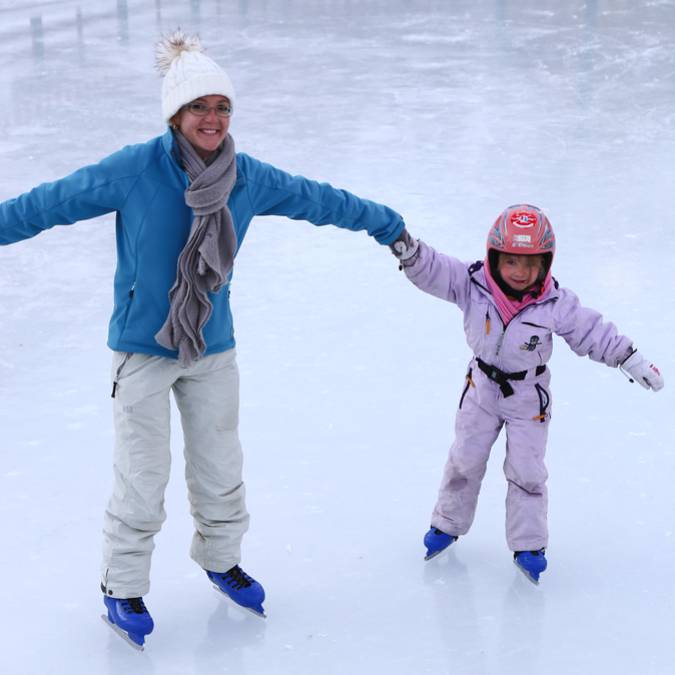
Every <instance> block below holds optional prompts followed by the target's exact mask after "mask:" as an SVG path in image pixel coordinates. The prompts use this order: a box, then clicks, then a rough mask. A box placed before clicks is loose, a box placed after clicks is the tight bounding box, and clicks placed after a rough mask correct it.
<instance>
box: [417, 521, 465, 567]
mask: <svg viewBox="0 0 675 675" xmlns="http://www.w3.org/2000/svg"><path fill="white" fill-rule="evenodd" d="M456 541H457V537H455V536H454V535H452V534H445V532H441V531H440V530H439V529H438V528H437V527H433V526H432V527H431V529H430V530H429V531H428V532H427V533H426V534H425V535H424V545H425V546H426V547H427V554H426V555H425V556H424V559H425V560H431V559H432V558H435V557H436V556H437V555H438V554H439V553H442V552H443V551H445V549H446V548H448V546H450V544H453V543H454V542H456Z"/></svg>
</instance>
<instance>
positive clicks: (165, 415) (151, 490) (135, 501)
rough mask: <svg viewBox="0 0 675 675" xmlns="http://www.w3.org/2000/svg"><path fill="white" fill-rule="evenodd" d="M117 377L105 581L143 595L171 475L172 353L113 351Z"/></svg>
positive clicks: (114, 590) (114, 589)
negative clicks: (170, 404) (163, 356)
mask: <svg viewBox="0 0 675 675" xmlns="http://www.w3.org/2000/svg"><path fill="white" fill-rule="evenodd" d="M125 358H126V359H127V360H126V361H125V362H124V364H123V365H122V370H121V371H120V372H119V376H118V377H117V378H116V379H117V382H118V385H117V387H116V392H115V398H114V400H113V417H114V426H115V450H114V465H113V471H114V485H113V493H112V496H111V497H110V500H109V503H108V507H107V509H106V512H105V516H104V523H103V562H102V570H101V575H102V584H103V586H104V587H105V589H106V593H107V594H108V595H110V596H112V597H117V598H131V597H139V596H143V595H145V594H147V592H148V591H149V589H150V557H151V554H152V551H153V549H154V536H155V534H156V533H157V532H159V530H160V528H161V526H162V523H163V522H164V520H165V518H166V513H165V511H164V490H165V488H166V484H167V482H168V480H169V470H170V466H171V455H170V449H169V435H170V408H169V391H170V388H171V382H172V378H173V377H174V376H175V374H174V370H175V364H174V363H173V362H172V360H171V359H165V358H162V357H159V356H148V355H146V354H132V355H130V356H129V355H125V354H121V353H118V352H116V353H115V355H114V357H113V377H116V375H117V371H118V368H119V367H120V364H121V363H122V360H123V359H125Z"/></svg>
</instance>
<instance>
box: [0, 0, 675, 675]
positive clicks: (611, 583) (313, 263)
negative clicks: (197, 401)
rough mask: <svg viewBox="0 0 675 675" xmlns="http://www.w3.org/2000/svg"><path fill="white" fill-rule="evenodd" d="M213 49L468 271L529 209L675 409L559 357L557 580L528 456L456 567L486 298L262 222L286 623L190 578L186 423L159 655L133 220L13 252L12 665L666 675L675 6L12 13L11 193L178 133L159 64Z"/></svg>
mask: <svg viewBox="0 0 675 675" xmlns="http://www.w3.org/2000/svg"><path fill="white" fill-rule="evenodd" d="M178 25H180V26H182V27H183V28H184V29H186V30H189V31H198V32H199V33H200V35H201V37H202V40H203V42H204V43H205V45H206V46H207V48H208V53H209V54H210V55H211V56H212V57H213V58H215V59H216V60H217V61H219V62H220V63H221V64H222V65H223V66H224V67H226V69H227V70H228V72H229V74H230V76H231V77H232V80H233V81H234V84H235V87H236V89H237V92H238V101H237V109H236V113H235V116H234V118H233V125H232V133H233V136H234V138H235V142H236V144H237V148H238V149H239V150H242V151H245V152H248V153H250V154H252V155H254V156H255V157H258V158H259V159H262V160H264V161H267V162H270V163H272V164H274V165H277V166H279V167H280V168H283V169H285V170H287V171H290V172H292V173H301V174H303V175H305V176H308V177H311V178H316V179H320V180H325V181H329V182H331V183H332V184H334V185H336V186H339V187H343V188H346V189H349V190H351V191H353V192H355V193H356V194H358V195H360V196H364V197H369V198H372V199H375V200H377V201H381V202H384V203H386V204H388V205H390V206H392V207H393V208H395V209H397V210H398V211H400V212H401V213H402V214H403V215H404V216H405V218H406V222H407V225H408V228H409V229H410V231H411V232H412V233H413V234H414V235H415V236H417V237H421V238H423V239H425V240H426V241H428V242H429V243H430V244H432V245H434V246H436V247H437V248H439V249H440V250H442V251H444V252H447V253H451V254H453V255H456V256H457V257H459V258H461V259H464V260H476V259H479V258H482V256H483V252H484V245H485V243H484V242H485V237H486V234H487V230H488V228H489V226H490V225H491V223H492V222H493V220H494V218H495V217H496V215H497V214H498V213H499V212H500V211H501V210H502V208H504V207H505V206H507V205H509V204H512V203H514V202H519V201H527V202H530V203H534V204H537V205H539V206H541V207H542V208H544V209H545V211H546V212H547V213H548V215H549V217H550V219H551V221H552V223H553V225H554V227H555V229H556V233H557V238H558V250H557V253H556V260H555V262H554V267H553V271H554V275H555V276H556V278H557V279H558V280H559V281H560V283H561V284H562V285H563V286H568V287H571V288H572V289H574V290H575V291H576V292H577V294H578V295H579V296H580V298H581V300H582V302H583V303H584V304H587V305H589V306H591V307H595V308H597V309H600V310H601V311H603V313H604V314H605V316H606V317H607V318H608V319H611V320H612V321H614V322H615V323H616V324H617V325H618V326H619V327H620V328H621V330H622V331H623V332H625V333H626V334H628V335H630V336H631V337H632V338H633V339H634V341H635V343H636V345H637V346H638V347H639V348H640V350H641V351H642V352H643V353H644V354H645V355H646V356H647V357H648V358H650V359H653V360H654V362H655V363H657V364H658V365H659V366H660V367H661V369H662V371H663V373H664V376H665V379H666V388H665V389H664V390H663V391H662V392H660V393H659V394H654V393H653V392H647V391H644V390H643V389H641V388H639V387H638V386H637V385H634V384H633V385H631V384H629V383H628V381H627V380H626V379H625V378H624V377H623V376H622V375H621V374H620V373H619V372H618V371H616V370H612V369H609V368H607V367H605V366H603V365H599V364H597V363H592V362H590V361H589V360H588V359H580V358H578V357H576V356H575V355H574V354H572V352H571V351H570V350H569V349H568V348H567V345H566V344H565V343H564V342H563V341H562V340H557V341H556V351H555V354H554V357H553V359H552V361H551V367H552V373H553V393H554V407H553V421H552V424H551V429H550V434H549V448H548V455H547V457H548V468H549V473H550V480H549V489H550V530H551V539H550V545H549V549H548V558H549V570H548V571H547V572H546V573H545V574H544V575H543V576H542V583H541V585H540V586H539V587H535V586H533V585H531V584H529V583H528V582H527V581H526V580H525V578H524V577H523V576H522V575H520V574H519V573H518V571H517V570H516V568H515V567H514V566H513V564H512V562H511V556H510V553H509V551H508V550H507V548H506V544H505V541H504V533H503V520H504V504H503V501H504V495H505V491H506V483H505V480H504V477H503V474H502V471H501V465H502V462H503V456H504V449H503V439H500V440H499V441H498V443H497V445H496V446H495V448H494V451H493V456H492V460H491V463H490V467H489V469H488V474H487V476H486V478H485V480H484V486H483V492H482V495H481V500H480V502H479V508H478V513H477V517H476V521H475V523H474V527H473V529H472V531H471V532H470V534H469V535H468V536H466V537H463V538H461V539H460V540H459V542H458V543H457V544H456V545H455V546H453V548H452V549H451V550H450V552H448V553H446V554H444V555H442V556H440V557H439V558H437V559H435V560H433V561H431V562H429V563H425V562H424V561H423V559H422V558H423V553H424V551H423V547H422V544H421V538H422V535H423V534H424V532H425V530H426V529H427V527H428V522H429V515H430V512H431V508H432V506H433V503H434V501H435V495H436V489H437V485H438V482H439V480H440V475H441V469H442V467H443V464H444V461H445V457H446V452H447V448H448V446H449V444H450V443H451V441H452V426H453V418H454V413H455V410H456V407H457V402H458V399H459V395H460V389H461V386H462V381H463V376H464V370H465V366H466V363H467V362H468V360H469V357H470V353H469V351H468V348H467V347H466V345H465V343H464V337H463V330H462V322H461V314H460V312H459V311H458V310H457V308H455V307H453V306H452V305H449V304H447V303H443V302H441V301H439V300H436V299H434V298H431V297H430V296H426V295H424V294H422V293H420V292H419V291H417V290H416V289H415V288H414V287H413V286H412V285H410V284H409V283H408V282H407V281H406V279H405V278H404V276H403V275H402V274H401V273H399V272H398V271H397V269H396V264H395V262H394V260H393V259H392V258H391V256H390V254H389V252H388V251H387V249H386V248H381V247H379V246H378V245H377V244H375V243H374V242H373V241H372V240H369V239H368V238H367V237H366V236H365V235H363V234H361V233H359V234H352V233H349V232H343V231H339V230H337V229H336V228H331V227H322V228H314V227H312V226H311V225H309V224H307V223H301V222H292V221H288V220H283V219H278V218H258V219H256V220H254V222H253V224H252V225H251V229H250V230H249V234H248V236H247V239H246V241H245V242H244V245H243V249H242V251H241V253H240V255H239V257H238V259H237V264H236V267H235V272H236V274H235V279H234V282H233V287H232V299H233V312H234V316H235V326H236V335H237V340H238V355H239V356H238V358H239V364H240V369H241V375H242V418H241V436H242V442H243V446H244V452H245V458H246V464H245V477H246V482H247V489H248V506H249V510H250V512H251V516H252V517H251V529H250V531H249V533H248V535H247V536H246V538H245V540H244V558H243V566H244V568H245V569H246V570H247V571H248V572H249V573H251V574H252V575H254V576H255V577H256V578H258V579H259V580H260V581H261V582H262V583H263V584H264V586H265V588H266V590H267V596H268V597H267V601H266V603H265V605H266V609H267V612H268V618H267V620H266V621H262V620H260V619H256V618H255V617H253V616H251V615H249V614H245V613H243V612H241V611H239V610H237V609H235V608H232V607H229V606H228V605H227V604H226V603H225V601H224V600H223V599H221V597H220V596H218V595H217V594H216V593H215V592H214V591H213V590H212V589H211V588H210V584H209V582H208V581H207V579H206V577H205V576H204V574H203V573H202V572H201V570H199V569H198V568H196V566H195V565H194V563H193V562H192V561H191V560H190V559H189V556H188V548H189V543H190V537H191V533H192V523H191V520H190V517H189V514H188V504H187V499H186V491H185V485H184V480H183V466H182V464H183V460H182V446H181V433H180V428H179V426H178V425H177V424H176V426H175V429H174V435H173V450H174V452H173V455H174V467H173V469H174V470H173V475H172V479H171V483H170V485H169V489H168V492H167V503H166V508H167V511H168V520H167V522H166V524H165V527H164V529H163V530H162V532H161V534H160V535H159V536H158V537H157V538H156V544H157V548H156V550H155V555H154V557H153V569H152V589H151V592H150V593H149V595H148V596H146V600H147V604H148V606H149V608H150V610H151V612H152V614H153V617H154V619H155V622H156V629H155V632H154V633H153V634H152V635H151V636H149V638H148V643H147V648H146V650H145V652H143V653H137V652H134V651H132V650H131V649H130V648H129V647H128V646H127V645H126V644H125V643H124V642H122V641H121V640H120V639H119V638H118V637H116V636H115V635H114V634H113V633H112V631H110V630H107V629H106V628H105V626H104V625H103V624H102V623H101V621H100V620H99V618H98V615H99V614H100V613H101V612H102V610H103V605H102V602H101V595H100V592H99V588H98V584H99V569H98V567H99V553H100V539H101V535H100V531H101V523H102V513H103V510H104V507H105V504H106V501H107V497H108V491H109V489H110V485H111V477H112V472H111V449H112V415H111V412H110V408H111V405H110V382H109V370H110V352H109V350H108V348H107V347H106V344H105V342H106V333H107V322H108V318H109V314H110V310H111V303H112V274H113V270H114V265H115V260H114V256H115V247H114V218H113V217H112V216H107V217H104V218H101V219H98V220H96V221H91V222H85V223H80V224H78V225H75V226H72V227H58V228H55V229H54V230H52V231H49V232H46V233H44V234H42V235H40V236H39V237H36V238H35V239H32V240H29V241H24V242H21V243H19V244H16V245H13V246H9V247H3V248H2V249H0V527H1V528H2V530H1V531H2V546H1V547H0V580H1V582H0V583H1V588H2V611H1V612H0V653H1V654H2V661H1V663H2V665H0V671H2V673H6V674H7V675H34V674H38V673H40V674H43V673H48V674H58V675H61V674H68V675H78V674H79V673H82V674H84V673H87V674H89V673H107V674H110V675H118V674H119V673H126V674H136V673H155V674H157V675H166V674H170V673H177V674H181V675H183V674H191V673H199V674H202V673H204V674H207V673H208V674H212V673H236V674H239V675H244V674H249V673H250V674H256V675H262V674H268V673H269V674H274V675H276V674H293V675H304V674H309V673H312V674H314V673H321V674H322V675H342V674H346V673H349V674H359V675H360V674H362V673H363V674H365V673H384V674H387V675H389V674H392V675H393V674H396V675H399V674H401V675H402V674H405V675H407V674H411V673H434V674H436V673H462V674H467V675H482V674H496V675H510V674H517V675H527V674H529V673H532V674H534V673H537V674H540V673H546V674H547V675H554V674H556V675H558V674H560V675H563V674H564V675H570V674H572V673H580V674H586V673H589V674H590V673H598V672H603V673H612V674H613V675H624V674H625V675H628V674H629V673H630V674H633V673H636V672H637V673H640V674H641V675H665V674H666V673H672V672H673V662H674V656H673V644H672V636H673V625H675V607H674V602H675V590H674V588H675V584H674V582H673V570H674V569H675V537H674V536H673V529H674V523H673V518H674V516H675V508H674V507H675V496H674V495H675V492H674V490H673V484H674V481H675V452H674V445H673V435H674V431H675V423H674V418H675V413H674V410H673V408H674V405H673V404H674V403H675V400H674V398H673V393H672V392H673V390H674V389H673V387H674V386H675V384H674V383H675V367H674V366H675V359H674V358H673V344H674V341H673V332H674V330H675V302H674V300H673V291H674V290H675V285H674V284H673V269H674V256H673V251H674V249H675V227H674V226H673V220H674V217H673V215H674V214H675V189H674V187H675V163H674V162H673V157H674V156H675V2H674V1H673V0H661V1H659V0H654V1H641V2H636V1H634V0H623V1H618V0H617V1H611V0H605V1H592V0H587V1H586V2H581V1H570V2H557V1H554V0H540V1H536V0H522V1H518V2H515V1H512V2H507V1H505V0H502V1H499V0H491V1H488V0H472V1H469V0H460V1H456V2H441V1H433V0H430V1H427V2H421V1H416V0H406V1H403V0H401V1H399V0H389V1H386V2H385V1H384V0H381V1H372V2H356V1H355V0H353V1H350V0H324V1H320V0H304V1H299V0H277V1H272V0H269V1H260V2H256V1H254V0H250V1H247V0H238V1H234V0H233V1H232V2H225V1H221V2H216V1H215V0H214V1H208V0H202V1H201V2H200V0H191V1H190V2H167V1H166V0H161V1H160V0H156V1H143V0H138V1H134V0H129V1H125V0H118V1H117V2H114V1H113V0H105V1H101V2H96V3H93V2H92V3H85V2H67V1H66V2H55V1H50V2H47V1H40V0H34V1H31V2H8V1H6V0H0V104H1V109H2V115H1V116H0V165H1V166H2V169H1V172H0V176H1V180H0V200H4V199H9V198H11V197H14V196H16V195H17V194H20V193H21V192H24V191H26V190H28V189H30V188H31V187H33V186H34V185H36V184H38V183H40V182H43V181H47V180H53V179H55V178H58V177H60V176H63V175H66V174H67V173H69V172H71V171H73V170H75V169H76V168H78V167H80V166H83V165H85V164H88V163H91V162H95V161H97V160H98V159H100V158H102V157H104V156H105V155H107V154H109V153H110V152H112V151H114V150H116V149H118V148H119V147H121V146H122V145H124V144H128V143H136V142H141V141H145V140H147V139H149V138H151V137H153V136H155V135H157V134H159V133H162V132H163V123H162V120H161V115H160V104H159V101H160V99H159V88H160V79H159V77H158V76H157V75H156V73H155V72H154V71H153V54H152V45H153V42H154V41H155V40H156V39H157V37H158V36H159V34H160V33H162V32H168V31H169V30H171V29H173V28H175V27H176V26H178Z"/></svg>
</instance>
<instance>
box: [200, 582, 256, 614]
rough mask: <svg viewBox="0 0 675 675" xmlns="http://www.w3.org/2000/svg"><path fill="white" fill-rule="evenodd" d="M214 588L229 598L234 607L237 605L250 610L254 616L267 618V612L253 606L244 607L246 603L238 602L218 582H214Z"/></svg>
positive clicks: (219, 593)
mask: <svg viewBox="0 0 675 675" xmlns="http://www.w3.org/2000/svg"><path fill="white" fill-rule="evenodd" d="M213 588H214V590H216V591H218V595H222V596H223V597H225V598H226V599H227V600H229V601H230V602H231V603H232V605H233V606H234V607H237V608H238V609H243V610H244V611H245V612H250V613H251V614H253V616H257V617H258V618H260V619H266V618H267V614H265V612H264V611H263V612H259V611H258V610H257V609H253V608H252V607H244V605H240V604H239V603H238V602H235V601H234V600H233V599H232V598H231V597H230V596H229V595H228V594H227V593H225V591H223V590H221V589H220V587H219V586H217V585H216V584H213Z"/></svg>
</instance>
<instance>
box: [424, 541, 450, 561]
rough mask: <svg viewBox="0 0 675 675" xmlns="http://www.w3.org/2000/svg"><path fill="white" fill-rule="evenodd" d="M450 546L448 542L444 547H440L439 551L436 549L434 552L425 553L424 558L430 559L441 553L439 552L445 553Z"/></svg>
mask: <svg viewBox="0 0 675 675" xmlns="http://www.w3.org/2000/svg"><path fill="white" fill-rule="evenodd" d="M449 548H450V544H448V545H447V546H446V547H445V548H442V549H441V550H440V551H436V552H435V553H431V554H429V555H425V556H424V559H425V560H432V559H433V558H435V557H436V556H438V555H441V553H445V552H446V551H447V550H448V549H449Z"/></svg>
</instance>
